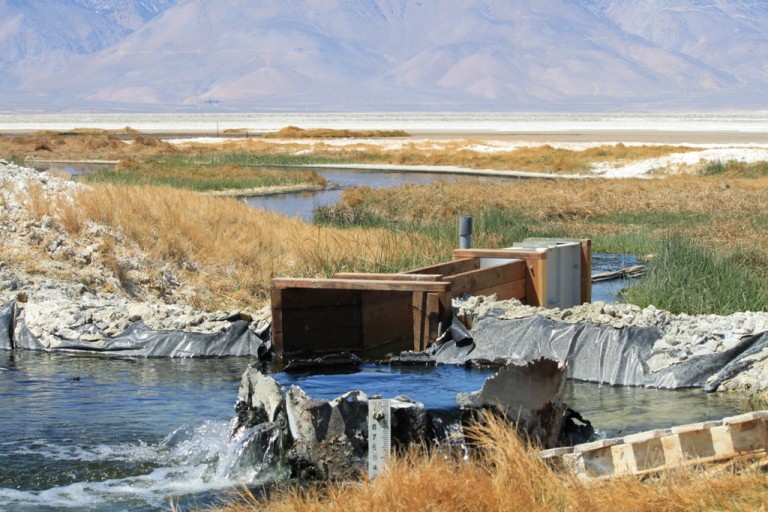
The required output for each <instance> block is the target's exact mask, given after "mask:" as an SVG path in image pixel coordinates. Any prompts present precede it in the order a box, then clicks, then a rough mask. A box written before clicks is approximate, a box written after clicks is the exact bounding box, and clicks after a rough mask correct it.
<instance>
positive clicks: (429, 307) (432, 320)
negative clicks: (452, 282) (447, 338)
mask: <svg viewBox="0 0 768 512" xmlns="http://www.w3.org/2000/svg"><path fill="white" fill-rule="evenodd" d="M450 313H451V294H450V292H443V293H419V292H415V293H414V294H413V350H415V351H417V352H419V351H422V350H425V349H426V348H427V345H429V344H430V343H432V342H433V341H435V340H436V339H437V336H438V330H439V326H440V323H444V324H447V322H448V320H449V319H450Z"/></svg>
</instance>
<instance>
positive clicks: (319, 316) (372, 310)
mask: <svg viewBox="0 0 768 512" xmlns="http://www.w3.org/2000/svg"><path fill="white" fill-rule="evenodd" d="M582 247H584V244H583V243H582ZM586 250H587V251H588V250H589V245H588V244H587V245H586ZM583 251H584V249H582V252H583ZM547 254H548V252H547V250H546V249H525V248H510V249H464V250H455V251H454V253H453V257H454V260H453V261H450V262H447V263H440V264H437V265H432V266H429V267H424V268H419V269H415V270H410V271H407V272H403V273H399V274H364V273H337V274H335V275H334V276H333V278H331V279H296V278H278V279H273V280H272V285H271V292H272V345H273V348H274V350H275V353H276V354H277V355H278V357H280V358H282V359H290V358H292V357H306V356H313V355H321V354H324V353H331V352H341V351H350V352H358V353H377V352H378V353H384V352H385V351H387V350H395V351H401V350H406V349H409V348H412V349H413V350H416V351H420V350H424V349H425V348H426V347H427V345H428V344H429V343H431V342H433V341H434V340H435V339H437V337H438V335H439V333H440V332H441V327H445V326H447V324H448V322H450V320H451V300H452V299H453V297H460V296H462V295H464V294H470V295H492V294H495V295H496V296H497V298H499V299H518V300H520V301H521V302H523V303H526V304H530V305H534V306H540V305H545V306H546V305H547V289H548V286H547V265H546V262H547ZM582 288H583V283H582ZM588 294H589V292H588V291H587V293H586V295H588ZM584 295H585V293H584V291H582V299H583V298H586V301H587V302H588V301H589V300H590V299H589V297H588V296H587V297H584Z"/></svg>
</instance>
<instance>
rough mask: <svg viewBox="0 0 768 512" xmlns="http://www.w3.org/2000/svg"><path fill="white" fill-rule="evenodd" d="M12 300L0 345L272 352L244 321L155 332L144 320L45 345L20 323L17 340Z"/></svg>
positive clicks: (158, 353)
mask: <svg viewBox="0 0 768 512" xmlns="http://www.w3.org/2000/svg"><path fill="white" fill-rule="evenodd" d="M14 306H15V303H9V304H7V305H6V306H4V307H3V308H2V309H0V348H4V349H8V350H10V349H14V348H18V349H26V350H42V351H57V352H61V351H66V352H90V353H103V354H109V355H115V356H128V357H179V358H184V357H223V356H258V357H259V358H261V359H267V358H269V357H270V355H271V348H272V342H271V341H269V340H262V339H261V338H259V336H257V335H256V333H255V332H253V330H251V329H250V328H249V323H248V322H246V321H244V320H236V321H234V322H232V323H231V324H230V325H229V326H228V327H227V328H226V329H224V330H223V331H220V332H216V333H196V332H184V331H158V330H153V329H150V328H149V327H147V326H146V325H145V324H144V322H141V321H139V322H134V323H132V324H131V325H130V326H128V328H127V329H126V330H125V331H123V332H122V333H120V334H118V335H117V336H114V337H112V338H105V339H104V341H103V342H99V343H93V342H85V341H80V340H72V339H66V338H58V337H57V343H56V347H55V348H53V349H49V348H46V347H45V346H44V345H43V344H42V343H41V342H40V340H38V339H37V338H36V337H35V336H34V335H33V334H32V333H31V332H30V331H29V329H28V328H27V326H26V325H24V324H23V323H22V324H21V325H20V328H19V333H18V336H17V338H16V339H14V337H13V329H14V328H13V325H14V322H15V312H14V311H15V307H14ZM79 330H80V331H81V332H86V331H87V332H91V333H94V330H96V331H98V329H97V328H96V327H95V326H93V325H87V326H83V327H81V328H80V329H79Z"/></svg>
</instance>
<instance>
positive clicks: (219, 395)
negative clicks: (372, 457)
mask: <svg viewBox="0 0 768 512" xmlns="http://www.w3.org/2000/svg"><path fill="white" fill-rule="evenodd" d="M249 362H251V361H250V360H249V358H224V359H194V360H191V359H186V360H171V359H123V358H109V357H103V356H102V357H93V356H84V355H77V354H45V353H35V352H0V368H2V370H0V403H2V408H3V419H2V420H0V461H2V463H3V471H0V510H19V511H48V510H66V509H70V510H100V511H102V510H103V511H114V510H168V509H169V500H170V499H174V502H175V503H177V504H178V505H180V506H181V508H182V509H184V510H187V509H189V508H190V507H191V506H198V507H199V506H204V505H206V504H211V503H213V502H215V501H217V500H219V499H221V498H222V497H226V496H227V493H228V492H229V491H230V490H231V489H232V488H233V487H234V486H236V485H237V483H238V475H237V474H236V473H235V474H233V473H232V471H231V468H232V463H233V459H234V458H235V457H236V455H237V451H238V450H239V448H240V447H239V446H238V445H236V444H234V445H233V444H230V443H228V441H227V429H228V428H229V424H230V421H231V419H232V418H233V416H234V403H235V400H236V397H237V390H238V385H239V382H240V377H241V374H242V373H243V371H244V370H245V368H246V366H247V365H248V363H249ZM489 374H490V372H489V371H487V370H467V369H464V368H459V367H450V366H447V367H439V368H425V367H409V368H391V367H389V366H378V365H374V364H368V365H364V366H363V367H362V368H360V369H359V370H358V371H355V372H352V373H336V374H330V375H321V374H299V375H295V374H294V375H288V374H285V373H279V372H278V373H276V374H274V375H275V377H276V378H277V379H278V381H280V382H281V383H282V384H284V385H290V384H298V385H300V386H302V387H303V388H304V389H305V390H306V391H307V392H308V393H309V394H310V396H312V397H317V398H333V397H336V396H338V395H340V394H342V393H344V392H346V391H348V390H351V389H362V390H364V391H365V392H366V393H368V394H369V395H376V394H381V395H383V396H386V397H393V396H396V395H401V394H404V395H408V396H410V397H412V398H414V399H416V400H419V401H421V402H423V403H425V404H426V405H427V406H428V407H429V408H431V409H432V410H435V411H436V412H438V413H442V414H443V415H445V414H447V413H448V412H449V411H450V410H451V409H453V408H454V406H455V396H456V393H458V392H460V391H467V392H469V391H473V390H476V389H479V388H480V387H481V386H482V383H483V382H484V380H485V379H486V378H487V377H488V375H489ZM566 401H567V402H568V403H569V404H570V405H571V406H572V407H573V408H575V409H576V410H578V411H580V412H581V413H582V414H583V415H584V417H585V418H587V419H589V420H591V421H592V422H593V424H594V425H595V426H596V427H597V429H598V431H599V432H600V433H601V435H607V436H611V435H614V434H616V433H618V432H622V433H631V432H637V431H641V430H644V429H648V428H652V427H662V426H669V425H673V424H678V423H685V422H692V421H699V420H705V419H712V418H720V417H722V416H726V415H730V414H733V413H735V412H738V411H739V407H740V406H741V405H742V402H741V401H740V400H739V399H735V398H729V397H728V396H725V395H719V394H711V395H705V394H703V392H701V391H699V390H682V391H660V390H649V389H642V388H613V387H606V386H602V387H601V386H597V385H593V384H587V383H575V382H574V383H569V385H568V389H567V393H566Z"/></svg>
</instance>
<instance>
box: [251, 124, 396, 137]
mask: <svg viewBox="0 0 768 512" xmlns="http://www.w3.org/2000/svg"><path fill="white" fill-rule="evenodd" d="M262 137H263V138H266V139H343V138H347V139H351V138H355V139H362V138H366V139H369V138H374V137H409V134H408V133H407V132H405V131H403V130H333V129H330V128H318V129H313V130H307V129H304V128H299V127H298V126H286V127H285V128H283V129H281V130H279V131H276V132H270V133H265V134H264V135H262Z"/></svg>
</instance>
